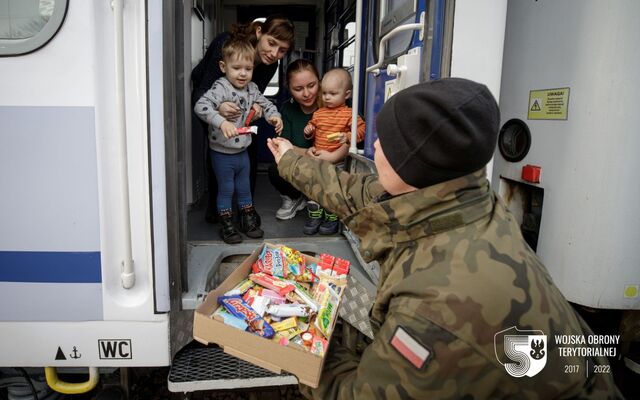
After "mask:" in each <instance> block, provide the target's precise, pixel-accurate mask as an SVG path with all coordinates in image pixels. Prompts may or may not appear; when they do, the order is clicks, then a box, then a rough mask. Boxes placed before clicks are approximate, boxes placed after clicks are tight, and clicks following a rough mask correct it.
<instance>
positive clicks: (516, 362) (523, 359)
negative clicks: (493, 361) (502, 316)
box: [493, 326, 547, 378]
mask: <svg viewBox="0 0 640 400" xmlns="http://www.w3.org/2000/svg"><path fill="white" fill-rule="evenodd" d="M493 347H494V350H495V353H496V358H497V359H498V362H499V363H500V364H502V365H503V366H504V369H505V370H506V371H507V373H508V374H509V375H511V376H513V377H515V378H520V377H522V376H528V377H533V376H536V375H537V374H538V373H539V372H540V371H542V368H544V366H545V365H546V364H547V335H545V334H544V333H543V332H542V331H538V330H532V331H521V330H519V329H517V328H516V327H515V326H512V327H511V328H507V329H505V330H502V331H500V332H498V333H496V334H495V335H494V336H493Z"/></svg>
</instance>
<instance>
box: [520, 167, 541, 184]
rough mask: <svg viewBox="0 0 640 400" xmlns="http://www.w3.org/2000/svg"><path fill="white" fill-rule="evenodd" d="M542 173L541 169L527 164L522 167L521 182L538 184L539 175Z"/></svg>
mask: <svg viewBox="0 0 640 400" xmlns="http://www.w3.org/2000/svg"><path fill="white" fill-rule="evenodd" d="M541 173H542V167H539V166H537V165H531V164H527V165H525V166H524V167H522V180H523V181H527V182H531V183H540V174H541Z"/></svg>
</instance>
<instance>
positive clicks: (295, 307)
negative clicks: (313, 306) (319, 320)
mask: <svg viewBox="0 0 640 400" xmlns="http://www.w3.org/2000/svg"><path fill="white" fill-rule="evenodd" d="M267 312H268V313H269V314H271V315H275V316H276V317H306V316H308V315H309V307H307V306H306V305H302V304H277V305H272V306H269V308H267Z"/></svg>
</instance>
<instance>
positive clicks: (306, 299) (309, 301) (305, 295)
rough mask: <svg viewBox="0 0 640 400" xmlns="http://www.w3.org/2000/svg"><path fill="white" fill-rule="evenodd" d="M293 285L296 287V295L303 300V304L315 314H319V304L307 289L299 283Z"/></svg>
mask: <svg viewBox="0 0 640 400" xmlns="http://www.w3.org/2000/svg"><path fill="white" fill-rule="evenodd" d="M292 284H293V286H295V289H294V290H295V293H296V294H297V295H298V297H299V298H300V299H301V300H302V302H303V303H305V304H306V305H308V306H309V308H311V310H312V311H313V312H318V308H319V306H318V303H317V302H316V301H315V300H313V297H311V295H310V294H309V292H307V291H306V289H305V288H304V287H302V286H301V285H300V284H299V283H297V282H292Z"/></svg>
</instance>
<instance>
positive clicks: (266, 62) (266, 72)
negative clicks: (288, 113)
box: [191, 15, 294, 222]
mask: <svg viewBox="0 0 640 400" xmlns="http://www.w3.org/2000/svg"><path fill="white" fill-rule="evenodd" d="M232 36H240V37H245V38H247V39H248V40H249V41H250V42H251V44H252V45H253V46H254V48H255V51H256V53H255V55H256V56H255V65H254V70H253V82H254V83H255V84H256V85H258V88H259V89H260V91H261V92H262V93H264V91H265V89H266V88H267V85H268V84H269V81H271V78H273V76H274V75H275V74H276V72H277V71H278V61H279V60H281V59H282V58H283V57H284V55H285V54H286V53H287V52H288V51H289V49H291V48H293V45H294V28H293V24H292V23H291V21H289V20H288V19H287V18H285V17H283V16H279V15H272V16H270V17H268V18H267V19H266V20H265V21H264V22H258V21H255V22H252V23H250V24H243V25H235V26H233V27H232V28H231V30H230V31H229V32H223V33H221V34H220V35H218V36H216V37H215V39H213V41H212V42H211V44H209V47H208V48H207V52H206V53H205V55H204V57H203V58H202V60H201V61H200V62H199V63H198V65H196V67H195V68H194V69H193V71H192V72H191V82H192V84H193V91H192V93H191V101H192V106H193V105H195V103H196V102H197V101H198V100H199V99H200V97H202V95H203V94H204V93H205V92H206V91H207V90H209V89H210V88H211V86H212V85H213V82H215V81H216V80H217V79H218V78H220V77H222V76H223V73H222V71H221V70H220V66H219V65H220V61H222V46H223V45H224V43H225V42H226V41H227V40H228V39H229V38H230V37H232ZM218 111H219V112H220V114H221V115H222V116H223V117H224V118H225V119H227V120H229V121H234V120H235V119H237V118H239V117H240V114H241V112H240V109H239V108H238V107H237V106H236V105H235V104H234V103H231V102H227V103H222V104H221V105H220V108H219V110H218ZM256 111H257V112H256V116H255V118H259V117H261V116H262V110H260V109H259V107H258V109H257V110H256ZM195 120H196V121H199V122H196V124H200V125H196V126H200V127H201V129H202V133H203V135H204V137H206V135H207V126H206V124H205V123H204V122H202V121H201V120H200V119H199V118H197V117H195ZM194 125H195V124H194ZM208 154H209V152H207V163H206V165H207V188H208V199H207V211H206V214H205V219H206V220H207V222H215V220H216V206H215V199H216V195H217V191H218V190H217V189H218V185H217V182H216V178H215V174H214V173H213V171H212V169H211V161H210V160H209V155H208ZM249 159H250V161H251V191H252V192H253V189H254V188H255V182H256V171H257V166H258V163H257V147H256V144H255V142H253V143H252V144H251V146H249Z"/></svg>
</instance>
